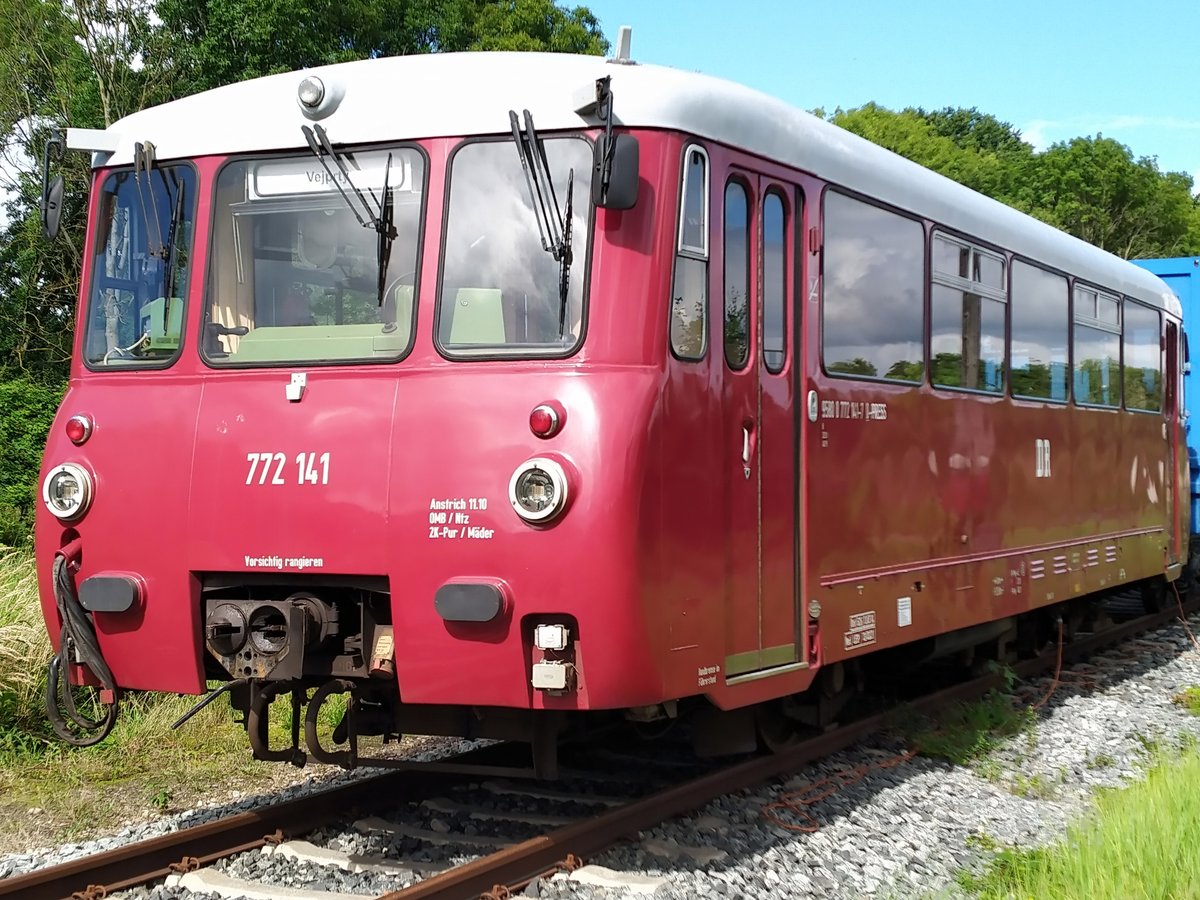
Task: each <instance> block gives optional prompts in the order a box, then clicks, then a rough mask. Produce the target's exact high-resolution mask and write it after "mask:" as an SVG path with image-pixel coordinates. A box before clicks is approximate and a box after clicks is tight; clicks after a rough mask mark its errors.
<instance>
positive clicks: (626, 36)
mask: <svg viewBox="0 0 1200 900" xmlns="http://www.w3.org/2000/svg"><path fill="white" fill-rule="evenodd" d="M632 43H633V27H632V26H631V25H622V26H621V28H620V30H619V31H618V32H617V55H616V56H614V57H613V58H612V59H610V60H609V62H614V63H617V64H618V65H622V66H628V65H632V64H633V60H632V59H630V58H629V46H630V44H632Z"/></svg>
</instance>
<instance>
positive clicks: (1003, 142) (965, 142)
mask: <svg viewBox="0 0 1200 900" xmlns="http://www.w3.org/2000/svg"><path fill="white" fill-rule="evenodd" d="M908 111H909V110H905V112H908ZM913 111H914V112H915V113H916V114H917V115H918V116H920V117H921V118H922V119H924V120H925V121H926V122H927V123H928V124H929V127H930V128H931V129H932V130H933V133H934V134H936V135H939V136H941V137H945V138H949V139H950V140H952V141H953V142H954V143H955V145H956V146H958V147H960V148H961V149H963V150H971V151H974V152H976V153H1014V154H1019V155H1028V154H1029V153H1032V152H1033V148H1032V147H1031V146H1030V145H1029V144H1027V143H1025V141H1024V140H1023V139H1022V138H1021V132H1020V131H1018V130H1017V129H1016V128H1014V127H1013V126H1012V125H1010V124H1009V123H1008V122H1001V121H1000V120H999V119H997V118H996V117H995V116H991V115H988V114H987V113H981V112H980V111H979V110H978V109H976V108H975V107H971V108H970V109H964V108H962V107H961V106H959V107H952V106H947V107H944V108H942V109H938V110H933V111H932V112H926V111H925V110H923V109H921V108H920V107H917V109H915V110H913Z"/></svg>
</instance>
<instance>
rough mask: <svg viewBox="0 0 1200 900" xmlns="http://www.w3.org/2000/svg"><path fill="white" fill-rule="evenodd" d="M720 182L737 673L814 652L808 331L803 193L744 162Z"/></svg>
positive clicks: (731, 634)
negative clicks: (805, 367) (805, 522)
mask: <svg viewBox="0 0 1200 900" xmlns="http://www.w3.org/2000/svg"><path fill="white" fill-rule="evenodd" d="M714 187H715V191H716V190H719V191H721V197H720V200H719V203H720V209H721V210H722V218H721V220H719V221H720V222H721V226H720V229H719V230H717V229H714V231H715V232H716V234H719V235H720V239H721V254H722V255H721V259H722V265H721V267H720V268H719V269H717V268H716V267H714V269H716V270H715V271H714V272H713V281H714V290H713V292H712V296H713V298H714V302H715V303H717V304H719V305H720V306H719V311H720V314H719V316H717V315H714V321H719V322H721V326H722V327H721V332H720V333H721V344H720V346H721V352H722V353H723V356H724V359H723V364H722V375H723V380H724V385H725V390H724V397H723V401H724V410H725V417H724V423H725V430H726V434H725V435H724V438H725V441H726V443H725V446H726V448H727V456H726V470H725V476H724V478H723V481H724V483H725V484H726V485H728V490H729V492H730V493H729V507H728V508H729V511H730V515H731V517H732V521H731V522H730V532H729V533H730V543H729V558H728V560H727V579H728V580H727V588H728V590H727V595H726V597H727V606H726V635H727V642H726V659H725V675H726V678H729V679H736V678H738V677H740V676H748V675H750V674H751V673H757V672H761V671H763V670H770V669H774V668H776V667H779V666H788V665H793V664H796V663H800V662H804V661H805V647H804V642H802V641H800V640H799V639H798V624H797V623H798V621H799V617H798V614H797V606H798V604H797V596H798V595H797V585H798V566H797V547H798V535H797V533H796V528H797V523H798V521H799V519H798V506H799V483H798V477H797V472H798V468H799V467H798V455H797V454H798V452H799V443H798V438H799V434H798V425H797V422H798V421H799V420H798V418H797V416H796V415H795V396H796V394H795V386H794V381H795V379H794V378H793V366H794V365H795V356H796V348H795V347H793V346H792V344H793V343H794V342H793V341H791V340H789V338H788V335H789V334H793V333H795V331H796V329H794V328H793V321H792V315H793V311H794V310H795V309H796V305H795V303H794V297H793V286H794V284H795V283H796V277H795V275H796V271H795V265H796V252H795V234H796V222H795V220H796V211H797V208H796V204H795V202H794V198H795V197H796V196H797V192H796V190H795V189H794V188H791V187H789V186H787V185H785V184H783V183H782V182H778V181H776V180H774V179H772V178H769V177H767V176H764V175H759V174H755V173H752V172H748V171H745V170H742V169H730V170H729V172H728V174H727V176H726V179H725V181H724V184H723V185H719V184H718V185H716V186H714ZM715 191H714V193H715ZM716 199H717V198H714V200H716ZM713 330H714V332H716V329H715V328H714V329H713ZM714 349H715V347H714Z"/></svg>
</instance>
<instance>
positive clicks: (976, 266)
mask: <svg viewBox="0 0 1200 900" xmlns="http://www.w3.org/2000/svg"><path fill="white" fill-rule="evenodd" d="M933 259H934V267H933V294H932V309H931V315H932V325H931V328H930V332H931V334H930V350H931V352H932V353H933V372H932V376H933V383H934V385H935V386H937V387H953V388H966V389H968V390H975V391H989V392H991V393H1000V392H1001V391H1003V390H1004V316H1005V306H1006V304H1007V296H1006V294H1005V288H1004V285H1005V278H1004V273H1005V261H1004V258H1003V257H1002V256H1000V255H999V254H997V253H993V252H991V251H989V250H986V249H984V248H982V247H977V246H975V245H973V244H970V243H968V242H966V241H962V240H958V239H955V238H950V237H947V236H945V235H935V236H934V239H933Z"/></svg>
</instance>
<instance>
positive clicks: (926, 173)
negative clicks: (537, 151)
mask: <svg viewBox="0 0 1200 900" xmlns="http://www.w3.org/2000/svg"><path fill="white" fill-rule="evenodd" d="M306 75H318V76H319V77H320V78H321V79H322V80H324V81H325V82H326V84H327V85H334V84H341V85H343V86H344V89H345V97H344V99H343V101H342V102H341V103H340V104H339V106H338V108H337V110H336V111H334V112H333V113H331V114H330V115H329V116H328V118H327V119H325V120H324V122H323V124H324V125H325V127H326V128H327V129H328V131H329V137H330V139H331V140H332V141H333V143H334V144H335V145H337V146H354V145H365V144H372V143H383V142H387V141H407V140H425V139H432V138H459V137H464V136H467V135H497V136H504V135H509V136H511V133H512V132H511V128H512V126H511V123H510V122H509V119H508V111H509V110H517V111H522V110H525V109H528V110H530V112H531V114H532V116H533V118H534V120H535V121H536V122H537V127H538V131H539V133H551V132H555V131H569V130H577V129H579V128H580V127H594V121H592V122H589V121H588V120H587V119H584V118H581V116H580V114H579V113H578V112H576V108H577V105H578V103H579V99H580V98H579V97H578V92H579V89H580V88H581V86H583V85H587V84H589V83H590V84H592V85H594V84H595V81H596V79H597V78H602V77H605V76H611V77H612V82H611V85H612V91H613V94H614V96H615V98H616V105H615V109H614V124H615V125H619V126H620V127H621V128H628V129H641V128H645V129H653V130H661V131H671V132H678V133H681V134H684V135H686V136H688V137H694V138H697V139H699V140H701V141H711V142H715V143H719V144H722V145H724V146H726V147H730V148H733V149H736V150H738V151H740V152H744V153H746V154H750V155H752V156H757V157H760V158H762V159H767V160H772V161H774V162H776V163H779V164H780V165H783V166H786V167H787V168H789V169H793V170H795V171H797V172H805V173H809V174H811V175H813V176H815V177H817V178H819V179H820V180H822V181H824V182H825V183H826V184H829V185H830V186H837V187H841V188H843V189H845V190H849V191H852V192H854V193H856V194H859V195H860V196H863V197H866V198H870V199H871V200H873V201H875V202H877V203H883V204H885V205H888V206H891V207H894V208H896V209H898V210H903V211H905V212H907V213H908V214H910V215H914V216H917V217H919V218H922V219H925V220H928V221H930V222H933V223H935V224H939V225H942V226H944V227H945V228H947V229H949V230H951V231H954V232H957V233H959V234H961V235H963V236H965V237H972V238H974V239H976V240H978V241H980V242H983V243H985V244H989V245H991V246H993V247H999V248H1002V249H1004V250H1006V251H1008V252H1011V253H1015V254H1017V255H1018V256H1021V257H1023V258H1025V259H1027V260H1029V261H1031V262H1035V263H1039V264H1041V265H1044V266H1048V267H1050V268H1053V269H1058V270H1059V271H1062V272H1066V273H1069V274H1071V275H1074V276H1076V277H1079V278H1082V279H1084V280H1086V281H1091V282H1095V283H1097V284H1099V285H1102V286H1104V287H1106V288H1108V289H1109V290H1112V291H1116V292H1118V293H1121V294H1126V295H1129V296H1134V297H1137V298H1139V299H1142V300H1143V301H1145V302H1147V303H1151V304H1153V305H1154V306H1157V307H1158V308H1160V309H1163V310H1164V311H1166V312H1167V313H1168V314H1169V315H1172V316H1174V317H1175V318H1179V317H1181V314H1182V308H1181V305H1180V303H1179V300H1178V298H1176V297H1175V295H1174V294H1173V293H1172V292H1171V290H1170V288H1168V287H1167V286H1166V284H1165V283H1164V282H1163V281H1162V280H1161V279H1160V278H1158V277H1157V276H1156V275H1152V274H1151V273H1150V272H1148V271H1146V270H1145V269H1142V268H1140V267H1138V266H1135V265H1133V264H1132V263H1128V262H1127V261H1125V260H1122V259H1119V258H1118V257H1116V256H1114V255H1112V254H1111V253H1108V252H1106V251H1104V250H1100V249H1099V248H1097V247H1095V246H1093V245H1091V244H1088V243H1085V242H1084V241H1081V240H1079V239H1078V238H1075V237H1072V236H1071V235H1068V234H1067V233H1066V232H1062V231H1059V230H1057V229H1055V228H1053V227H1052V226H1050V225H1048V224H1046V223H1044V222H1040V221H1038V220H1036V219H1034V218H1032V217H1030V216H1028V215H1026V214H1024V213H1022V212H1019V211H1017V210H1016V209H1013V208H1012V207H1010V206H1006V205H1005V204H1003V203H1000V202H998V201H996V200H993V199H991V198H989V197H985V196H984V195H982V194H979V193H977V192H976V191H973V190H972V189H970V188H968V187H965V186H964V185H961V184H958V183H957V182H954V181H951V180H950V179H948V178H945V177H944V176H942V175H939V174H937V173H935V172H933V171H932V170H930V169H926V168H924V167H922V166H920V165H918V164H916V163H914V162H911V161H909V160H907V159H904V158H902V157H900V156H898V155H896V154H894V153H892V152H891V151H890V150H885V149H884V148H882V147H880V146H878V145H876V144H872V143H870V142H869V141H867V140H865V139H863V138H860V137H858V136H857V135H854V134H851V133H850V132H848V131H844V130H843V129H841V128H838V127H836V126H835V125H832V124H830V123H828V122H825V121H823V120H821V119H818V118H816V117H815V116H813V115H811V114H809V113H806V112H804V111H803V110H802V109H800V108H799V107H796V106H792V105H791V104H789V103H787V102H785V101H783V100H780V99H778V98H776V97H771V96H768V95H766V94H763V93H761V92H759V91H756V90H754V89H752V88H749V87H746V86H744V85H740V84H736V83H734V82H730V81H725V80H722V79H718V78H714V77H712V76H709V75H703V74H699V73H696V72H685V71H682V70H679V69H670V68H666V67H662V66H654V65H613V64H612V63H611V61H609V60H605V59H603V58H602V57H598V56H577V55H571V54H558V53H515V52H494V53H478V52H476V53H431V54H418V55H413V56H393V57H381V58H378V59H369V60H358V61H355V62H346V63H336V64H333V65H328V66H319V67H316V68H313V69H306V70H303V71H299V72H285V73H281V74H278V75H268V76H266V77H263V78H258V79H253V80H251V81H244V82H240V83H237V84H232V85H227V86H225V87H219V88H215V89H213V90H211V91H206V92H204V93H200V94H193V95H191V96H189V97H185V98H183V99H181V100H177V101H174V102H171V103H166V104H163V105H161V106H157V107H152V108H149V109H145V110H142V111H141V112H137V113H134V114H132V115H131V116H127V117H126V118H124V119H122V120H120V121H119V122H117V123H115V124H114V125H113V126H112V127H111V128H110V129H108V131H107V132H106V133H107V134H109V135H115V137H116V141H115V143H116V150H115V151H110V152H111V158H110V159H107V160H104V161H103V164H104V165H116V166H120V165H131V164H132V162H133V157H134V150H135V142H136V141H151V142H153V144H154V147H155V150H156V156H157V158H158V160H159V161H162V162H165V161H167V160H172V159H195V158H197V157H203V156H215V155H220V156H228V155H234V154H243V153H269V152H273V151H289V150H295V151H296V152H299V153H303V152H306V150H307V148H306V146H305V139H304V137H303V135H302V134H301V132H300V126H301V125H303V124H306V123H307V121H308V120H307V119H306V118H305V116H304V115H303V114H302V113H301V111H300V110H299V109H298V108H297V104H296V89H297V86H298V84H299V82H300V80H301V79H302V78H303V77H305V76H306ZM106 146H109V144H108V143H107V141H106Z"/></svg>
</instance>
